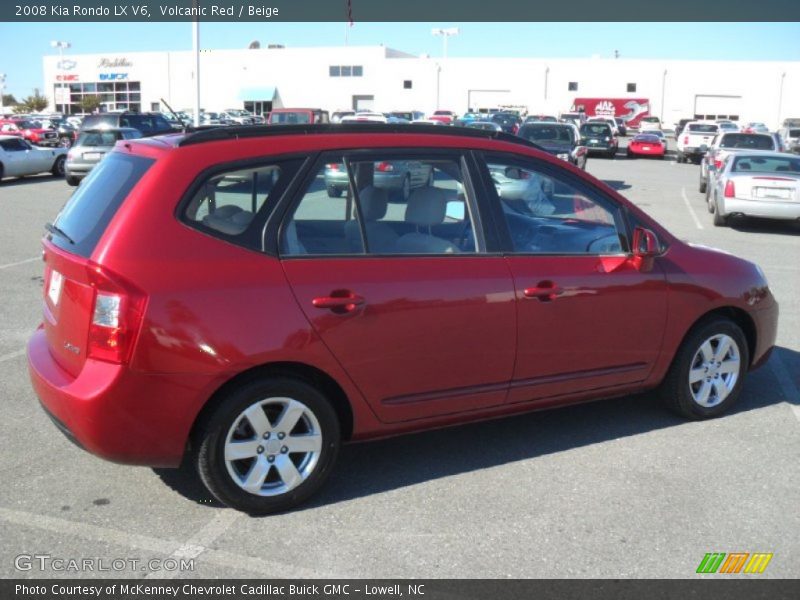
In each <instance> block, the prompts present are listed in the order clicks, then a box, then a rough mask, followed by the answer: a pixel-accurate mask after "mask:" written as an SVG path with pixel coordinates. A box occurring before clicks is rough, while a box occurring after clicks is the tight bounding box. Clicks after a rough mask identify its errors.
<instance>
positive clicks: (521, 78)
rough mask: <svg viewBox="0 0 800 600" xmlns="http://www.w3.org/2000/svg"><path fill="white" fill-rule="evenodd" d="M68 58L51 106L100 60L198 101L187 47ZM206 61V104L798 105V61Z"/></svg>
mask: <svg viewBox="0 0 800 600" xmlns="http://www.w3.org/2000/svg"><path fill="white" fill-rule="evenodd" d="M65 59H67V60H70V61H73V62H74V63H75V66H74V67H73V68H72V69H71V70H69V71H67V70H59V69H58V68H57V63H58V61H59V59H58V57H57V56H46V57H44V60H43V63H44V78H45V82H46V83H45V93H46V95H48V96H49V97H50V99H51V106H54V105H55V98H54V94H53V84H54V83H55V81H56V77H57V76H58V75H59V74H61V75H65V74H74V75H77V76H78V77H79V79H80V80H81V81H84V82H86V81H98V78H99V76H100V73H104V72H126V73H127V74H128V80H130V81H140V82H141V102H142V110H149V109H150V106H151V103H155V102H159V100H160V99H161V98H162V97H163V98H164V99H166V100H167V101H168V102H169V103H170V104H171V105H172V106H173V108H175V109H176V110H180V109H185V108H188V107H190V106H192V93H193V90H194V85H193V60H192V53H191V52H188V51H183V52H131V53H111V54H96V55H67V56H66V57H65ZM102 59H107V60H110V61H113V60H115V59H124V60H125V61H126V62H127V64H129V65H130V66H129V67H121V68H103V67H100V66H98V65H99V64H100V61H101V60H102ZM200 61H201V106H203V107H204V108H205V109H206V110H221V109H224V108H229V107H241V106H242V100H241V92H242V90H244V89H247V88H268V87H275V88H277V90H278V94H279V96H280V101H281V102H282V105H283V106H296V107H301V106H304V107H319V108H324V109H328V110H331V111H333V110H336V109H339V108H350V107H352V102H353V96H354V95H363V96H374V98H375V102H374V105H375V108H376V109H378V110H386V111H388V110H401V109H402V110H411V109H416V110H423V111H425V112H430V111H433V110H435V109H436V108H443V109H450V110H455V111H458V112H464V111H466V110H467V109H468V108H469V106H468V102H471V103H472V105H473V107H478V106H496V105H499V104H508V105H512V104H513V105H523V106H526V107H527V108H528V110H529V111H530V112H544V113H553V114H555V113H558V112H561V111H565V110H568V109H569V108H570V107H571V105H572V103H573V101H574V99H575V98H576V97H614V98H626V97H630V98H649V100H650V105H651V113H652V114H655V115H657V116H661V117H663V120H664V122H665V123H667V124H671V123H673V122H675V121H677V120H678V119H680V118H684V117H691V116H693V114H694V107H695V97H696V96H697V95H721V96H723V95H724V96H740V97H741V100H740V101H738V105H739V106H740V107H741V109H740V113H739V116H740V120H741V121H749V120H754V121H764V122H765V123H767V124H768V125H770V126H772V127H776V126H777V125H778V123H779V120H780V119H783V118H785V117H788V116H794V117H800V62H789V61H786V62H743V61H735V62H734V61H686V60H682V61H671V60H635V59H601V58H587V59H542V58H448V59H441V58H433V57H431V58H427V57H414V56H412V55H408V54H404V53H402V52H398V51H394V50H390V49H388V48H384V47H382V46H371V47H332V48H281V49H259V50H246V49H242V50H209V51H203V52H202V53H201V59H200ZM331 65H359V66H362V67H363V76H362V77H331V76H330V75H329V67H330V66H331ZM665 71H666V76H665V75H664V72H665ZM783 73H785V76H783V77H782V74H783ZM404 80H410V81H411V82H412V88H411V89H404V87H403V82H404ZM570 81H574V82H577V83H578V91H577V92H571V91H569V90H568V88H567V86H568V83H569V82H570ZM781 81H783V94H782V102H781V114H780V115H779V114H778V110H779V98H780V97H781V93H780V88H781ZM628 83H635V84H636V91H635V92H631V93H628V92H627V91H626V86H627V84H628ZM662 84H663V87H662ZM476 90H489V91H476ZM662 91H663V97H664V102H663V106H662V102H661V98H662ZM437 97H438V103H437ZM262 99H263V100H268V98H262ZM728 105H730V102H729V103H728Z"/></svg>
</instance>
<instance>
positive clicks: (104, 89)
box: [54, 81, 142, 114]
mask: <svg viewBox="0 0 800 600" xmlns="http://www.w3.org/2000/svg"><path fill="white" fill-rule="evenodd" d="M60 85H63V84H55V86H54V88H55V89H58V88H59V86H60ZM64 87H66V85H64ZM68 89H69V103H68V104H67V112H68V113H70V114H76V113H82V112H83V108H82V106H81V103H82V101H83V99H84V98H85V97H86V96H98V97H99V98H100V102H101V103H102V104H101V106H100V110H101V111H109V110H130V111H133V112H140V111H141V110H142V104H141V101H142V96H141V84H140V83H139V82H138V81H130V82H129V81H116V82H108V81H92V82H86V83H71V84H69V88H68ZM56 104H57V105H59V106H58V108H59V110H60V109H61V106H63V105H62V103H61V102H57V103H56Z"/></svg>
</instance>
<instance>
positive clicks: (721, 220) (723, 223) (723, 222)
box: [711, 200, 728, 227]
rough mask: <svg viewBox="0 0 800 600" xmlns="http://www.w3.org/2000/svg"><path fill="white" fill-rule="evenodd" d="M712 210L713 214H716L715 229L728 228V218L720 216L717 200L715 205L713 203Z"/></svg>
mask: <svg viewBox="0 0 800 600" xmlns="http://www.w3.org/2000/svg"><path fill="white" fill-rule="evenodd" d="M711 208H712V210H713V213H714V226H715V227H727V226H728V217H727V216H725V215H721V214H719V205H718V204H717V201H716V200H714V203H713V205H712V207H711Z"/></svg>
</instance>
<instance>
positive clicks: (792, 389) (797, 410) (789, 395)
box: [769, 352, 800, 422]
mask: <svg viewBox="0 0 800 600" xmlns="http://www.w3.org/2000/svg"><path fill="white" fill-rule="evenodd" d="M769 366H770V368H771V369H772V373H773V374H774V375H775V379H777V380H778V385H780V386H781V391H782V392H783V395H784V397H785V398H786V403H787V404H788V405H789V408H791V409H792V412H793V413H794V416H795V418H796V419H797V421H798V422H800V390H798V389H797V386H796V385H795V384H794V381H792V378H791V377H790V376H789V371H788V370H787V369H786V365H784V364H783V361H782V360H781V357H780V356H778V353H777V352H776V353H774V354H773V355H772V358H771V359H770V361H769Z"/></svg>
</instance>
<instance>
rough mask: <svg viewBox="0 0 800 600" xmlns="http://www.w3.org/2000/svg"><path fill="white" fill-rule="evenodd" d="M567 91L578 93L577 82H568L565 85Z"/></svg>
mask: <svg viewBox="0 0 800 600" xmlns="http://www.w3.org/2000/svg"><path fill="white" fill-rule="evenodd" d="M567 90H569V91H570V92H577V91H578V82H577V81H570V82H569V83H568V84H567Z"/></svg>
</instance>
